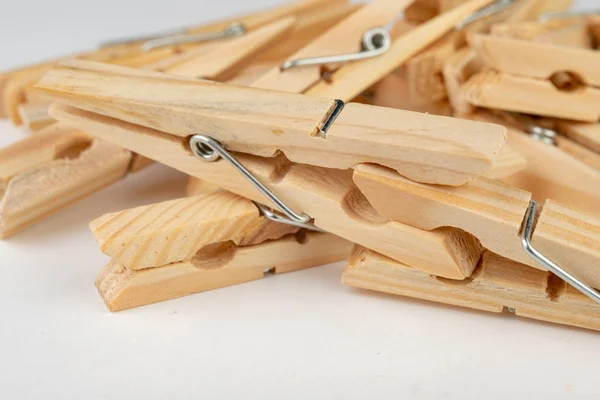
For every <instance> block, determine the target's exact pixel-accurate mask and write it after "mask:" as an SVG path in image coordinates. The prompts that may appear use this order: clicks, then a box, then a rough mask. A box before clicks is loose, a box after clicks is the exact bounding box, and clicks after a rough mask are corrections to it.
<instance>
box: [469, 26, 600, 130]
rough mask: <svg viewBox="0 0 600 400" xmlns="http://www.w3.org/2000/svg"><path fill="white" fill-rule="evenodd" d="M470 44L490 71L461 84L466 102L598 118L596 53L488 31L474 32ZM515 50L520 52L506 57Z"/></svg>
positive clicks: (578, 118) (580, 118) (599, 60)
mask: <svg viewBox="0 0 600 400" xmlns="http://www.w3.org/2000/svg"><path fill="white" fill-rule="evenodd" d="M471 45H472V47H473V49H474V50H475V52H476V54H477V56H478V57H479V58H480V59H481V60H482V62H483V63H484V65H485V66H487V67H489V68H492V69H487V70H485V71H482V72H480V73H479V74H476V75H475V76H473V77H472V78H471V79H470V80H469V81H468V82H467V83H466V84H465V86H464V88H463V94H464V96H465V99H466V101H468V102H469V103H471V104H473V105H476V106H480V107H485V108H492V109H500V110H506V111H516V112H521V113H527V114H534V115H541V116H547V117H556V118H564V119H572V120H576V121H584V122H597V121H598V119H599V118H600V112H599V111H598V109H597V108H596V107H595V104H598V102H600V88H599V85H600V75H599V74H598V68H597V67H598V66H600V56H599V55H598V52H597V51H594V50H591V49H582V48H572V47H567V46H557V45H552V44H546V43H539V42H533V41H527V40H519V39H512V38H507V37H498V36H494V35H475V36H474V37H472V38H471ZM515 52H517V53H518V54H523V56H522V57H516V58H515V57H512V56H511V55H513V54H515Z"/></svg>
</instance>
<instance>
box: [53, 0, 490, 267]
mask: <svg viewBox="0 0 600 400" xmlns="http://www.w3.org/2000/svg"><path fill="white" fill-rule="evenodd" d="M482 3H484V2H482V1H471V2H469V3H468V4H466V5H465V6H461V7H459V8H458V9H457V10H454V11H453V12H451V13H449V14H448V15H444V16H441V17H440V18H439V19H435V20H434V21H432V24H431V25H429V26H428V27H427V28H423V30H422V31H421V32H420V33H419V31H417V32H416V33H415V34H414V35H411V36H408V37H405V36H404V37H402V40H399V41H396V42H394V43H393V45H392V47H391V48H390V50H389V51H388V52H386V53H385V54H383V55H381V56H379V57H375V58H371V59H368V60H363V61H359V62H356V63H352V64H346V65H344V66H343V67H341V68H340V69H339V70H338V71H336V73H339V72H340V71H345V73H349V74H358V73H361V74H360V78H359V79H356V80H351V79H348V80H347V81H345V80H341V79H337V80H334V82H333V84H332V85H331V89H332V90H338V88H339V86H337V84H340V83H343V84H344V93H345V95H346V96H347V97H342V99H343V100H349V99H351V98H352V97H351V96H353V94H354V93H360V92H361V91H362V90H364V89H365V88H366V87H368V85H369V84H370V83H369V81H371V80H377V79H379V76H378V74H380V73H385V72H384V71H387V70H388V69H394V68H395V67H396V66H398V65H400V64H402V62H403V61H404V60H405V59H406V57H410V54H412V53H411V52H412V51H418V48H419V46H424V45H426V44H427V43H429V41H432V40H435V38H436V37H438V36H439V35H441V34H443V32H445V31H446V30H447V29H451V27H452V26H453V25H454V24H455V23H456V22H457V21H458V20H460V19H461V18H463V17H464V16H465V15H467V14H468V13H470V12H472V10H473V9H476V8H478V7H480V5H481V4H482ZM415 35H416V36H415ZM407 44H411V46H410V49H409V51H408V52H406V51H405V50H406V49H405V46H403V45H407ZM390 53H391V54H390ZM371 69H373V72H372V73H373V76H367V74H365V71H369V72H371ZM327 89H328V90H326V91H327V92H328V91H329V87H328V88H327ZM54 115H55V116H57V117H59V118H61V119H63V120H64V121H68V122H69V123H72V124H75V125H78V126H85V127H86V129H88V128H89V130H90V131H93V132H95V134H97V135H99V136H102V137H104V138H108V139H109V140H110V141H113V142H114V141H116V142H118V143H120V145H122V146H125V147H127V148H130V149H131V148H137V149H138V150H139V151H141V152H142V153H144V154H146V155H148V156H150V157H151V158H154V159H158V160H160V161H161V162H163V163H166V164H168V165H171V166H174V167H175V168H178V169H181V170H183V171H186V172H187V173H189V174H190V175H194V176H199V177H202V178H204V179H206V180H210V181H211V182H213V183H216V184H218V185H220V186H223V187H225V188H226V189H228V190H230V191H232V192H235V193H237V194H240V195H243V196H245V197H248V198H252V199H253V200H255V201H258V202H264V201H265V199H264V197H263V195H262V194H261V193H260V192H258V191H256V188H255V187H254V186H252V185H251V184H249V183H248V181H246V179H245V177H244V176H242V175H240V174H236V173H235V170H232V169H231V167H230V166H228V165H227V163H226V164H225V165H224V164H223V161H221V162H216V163H208V164H205V165H202V163H198V162H197V160H196V159H195V158H193V157H192V159H190V158H189V157H190V153H189V152H185V151H183V150H184V149H183V148H182V147H181V139H178V138H176V137H173V136H171V135H164V134H163V135H160V134H159V135H157V134H156V133H157V131H154V130H152V129H147V128H143V127H141V126H138V125H132V124H128V123H126V122H122V121H117V120H113V119H110V118H105V117H101V116H99V115H97V114H93V113H86V112H84V111H82V110H77V109H72V108H68V107H56V108H55V110H54ZM339 122H340V119H339V118H338V119H337V120H336V124H337V123H339ZM116 132H119V134H118V135H114V134H115V133H116ZM133 138H136V139H133ZM159 148H162V149H170V150H168V151H161V152H156V149H159ZM195 149H196V148H192V150H195ZM209 150H210V149H209ZM235 157H236V158H237V159H238V161H240V162H241V164H242V165H243V166H245V167H246V168H247V169H248V170H249V171H250V172H251V173H252V175H253V176H255V177H257V178H258V180H259V181H260V182H262V183H263V184H265V185H266V186H268V187H270V188H271V189H272V190H273V191H274V192H275V193H277V195H278V196H279V198H281V199H282V200H284V202H285V203H286V204H291V205H292V207H291V208H292V209H293V210H301V211H302V212H298V214H299V215H300V214H305V215H309V216H311V217H313V218H314V224H315V225H316V226H317V227H320V228H322V229H324V230H326V231H329V232H334V233H336V234H338V235H340V236H342V237H345V238H347V239H348V240H351V241H354V242H357V243H361V244H363V245H364V246H366V247H369V248H374V249H375V250H377V251H378V252H381V253H383V254H386V255H388V256H390V257H392V258H395V259H400V260H404V261H406V262H410V263H411V264H412V265H416V266H423V267H425V268H430V266H432V265H435V267H434V268H435V271H431V273H436V274H438V275H442V276H447V277H451V278H455V279H456V278H458V279H460V278H461V277H465V276H468V275H469V274H470V272H471V271H472V269H473V268H474V266H475V265H474V263H476V261H477V260H478V258H479V252H480V249H479V247H478V245H477V244H476V243H475V242H473V241H472V240H471V238H470V236H469V235H464V234H463V233H461V232H459V231H455V230H439V231H436V232H425V231H422V230H419V229H410V228H408V227H406V226H405V225H402V224H397V223H394V222H389V221H386V220H385V219H382V218H380V217H379V216H378V215H377V213H374V212H373V210H372V208H371V207H370V205H369V204H368V202H366V201H365V200H364V198H363V197H362V195H360V193H359V192H358V191H357V190H356V188H355V186H354V185H353V183H352V182H351V179H350V176H349V175H348V173H347V172H344V171H338V172H335V171H334V170H327V169H324V168H319V167H314V166H308V165H297V164H293V163H292V164H290V163H289V162H285V163H284V164H283V165H281V163H280V161H278V159H280V157H279V158H274V159H257V158H255V157H254V158H253V157H250V156H244V155H241V154H236V155H235ZM248 157H249V158H248ZM203 159H204V157H203ZM232 171H233V172H234V173H232ZM274 171H286V172H285V174H284V175H283V177H282V176H281V173H274ZM307 189H308V191H307ZM294 204H298V206H296V207H294V206H293V205H294ZM407 228H408V229H407ZM414 248H427V249H428V250H427V252H415V251H408V249H414ZM433 260H435V263H432V262H431V261H433Z"/></svg>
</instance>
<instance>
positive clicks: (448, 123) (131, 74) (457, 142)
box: [37, 61, 505, 185]
mask: <svg viewBox="0 0 600 400" xmlns="http://www.w3.org/2000/svg"><path fill="white" fill-rule="evenodd" d="M84 81H85V82H86V84H85V85H77V82H81V83H83V82H84ZM94 82H97V83H96V84H95V83H94ZM37 88H38V89H39V90H40V91H43V92H44V93H45V94H46V95H48V96H53V97H54V98H56V99H60V100H61V101H63V102H65V103H67V104H73V105H76V106H77V107H78V108H81V109H86V110H89V111H92V112H97V113H100V114H104V115H108V116H111V117H116V118H119V119H122V120H124V121H128V122H131V123H133V124H137V125H141V126H146V127H149V128H154V129H159V130H161V131H163V132H169V133H172V134H174V135H175V136H179V137H181V138H183V139H185V138H186V137H189V136H191V135H194V134H196V133H198V132H207V131H211V132H214V134H212V135H214V139H216V140H217V141H219V142H220V143H222V144H223V145H224V146H226V147H227V148H228V149H230V150H232V151H239V152H244V153H248V154H254V155H259V156H263V157H273V156H274V155H275V154H276V153H277V152H278V151H281V152H283V153H284V154H285V155H286V156H287V158H289V159H290V160H291V161H294V162H300V163H305V164H310V165H316V166H321V167H328V168H341V169H346V168H350V167H353V166H355V165H358V164H360V163H376V164H380V165H384V166H387V167H390V168H393V169H396V170H398V171H399V172H400V173H402V174H403V175H405V176H408V177H410V178H411V179H414V180H416V181H419V182H427V183H437V184H446V185H461V184H464V183H465V182H467V181H469V180H470V179H472V178H473V177H475V176H481V175H485V173H486V172H487V170H489V169H490V168H491V165H492V160H493V158H494V157H495V156H496V155H497V154H498V152H499V151H500V149H501V148H502V146H503V144H504V139H505V138H504V132H503V128H501V127H497V128H494V127H491V126H477V125H471V123H470V122H465V121H461V120H457V119H450V118H444V117H435V116H426V115H421V114H418V113H410V112H405V111H401V110H394V109H385V108H377V107H371V106H366V105H362V104H352V103H351V104H346V105H344V103H343V102H342V101H339V100H338V101H332V100H328V99H319V98H313V97H308V96H302V95H296V94H287V93H280V92H273V91H268V90H258V89H254V88H247V87H240V86H234V85H225V84H216V83H214V82H209V81H196V80H189V79H188V80H184V79H180V78H177V77H171V76H167V75H162V74H155V73H148V72H145V71H141V70H134V69H125V68H121V67H111V66H108V65H102V64H91V63H85V62H80V61H73V62H71V63H68V64H62V67H61V68H56V69H54V70H53V71H51V72H50V73H49V74H47V75H46V76H45V77H44V78H43V79H42V80H41V81H40V82H39V83H38V85H37ZM366 121H368V122H369V123H368V124H367V123H365V122H366ZM477 129H480V131H479V132H478V134H477V135H476V136H474V135H472V134H471V131H473V130H477ZM434 143H435V144H434ZM323 154H328V155H331V157H323V156H322V155H323Z"/></svg>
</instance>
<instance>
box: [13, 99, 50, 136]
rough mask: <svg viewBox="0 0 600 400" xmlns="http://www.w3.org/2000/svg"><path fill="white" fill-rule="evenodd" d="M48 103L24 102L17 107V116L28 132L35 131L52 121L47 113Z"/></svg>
mask: <svg viewBox="0 0 600 400" xmlns="http://www.w3.org/2000/svg"><path fill="white" fill-rule="evenodd" d="M49 106H50V104H48V103H24V104H21V105H20V106H19V107H18V108H19V117H21V121H22V122H23V125H25V127H27V129H29V131H30V132H37V131H39V130H41V129H44V128H45V127H47V126H48V125H51V124H53V123H54V120H53V119H52V118H50V116H49V115H48V107H49Z"/></svg>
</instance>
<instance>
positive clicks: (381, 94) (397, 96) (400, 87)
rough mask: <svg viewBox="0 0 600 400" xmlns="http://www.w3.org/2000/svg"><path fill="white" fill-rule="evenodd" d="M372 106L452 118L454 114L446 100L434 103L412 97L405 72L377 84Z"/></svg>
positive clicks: (397, 73) (395, 73)
mask: <svg viewBox="0 0 600 400" xmlns="http://www.w3.org/2000/svg"><path fill="white" fill-rule="evenodd" d="M371 104H373V105H375V106H379V107H390V108H398V109H401V110H409V111H416V112H421V113H427V114H433V115H443V116H450V115H451V114H452V108H451V107H450V104H449V103H448V101H446V100H439V101H434V102H432V101H429V100H428V99H421V98H415V96H411V94H410V93H409V82H408V77H407V76H406V73H405V72H404V71H403V70H399V71H395V72H393V73H391V74H389V75H388V76H386V77H385V78H383V79H382V80H380V81H379V82H378V83H377V85H376V86H375V87H374V88H373V98H372V99H371Z"/></svg>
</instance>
